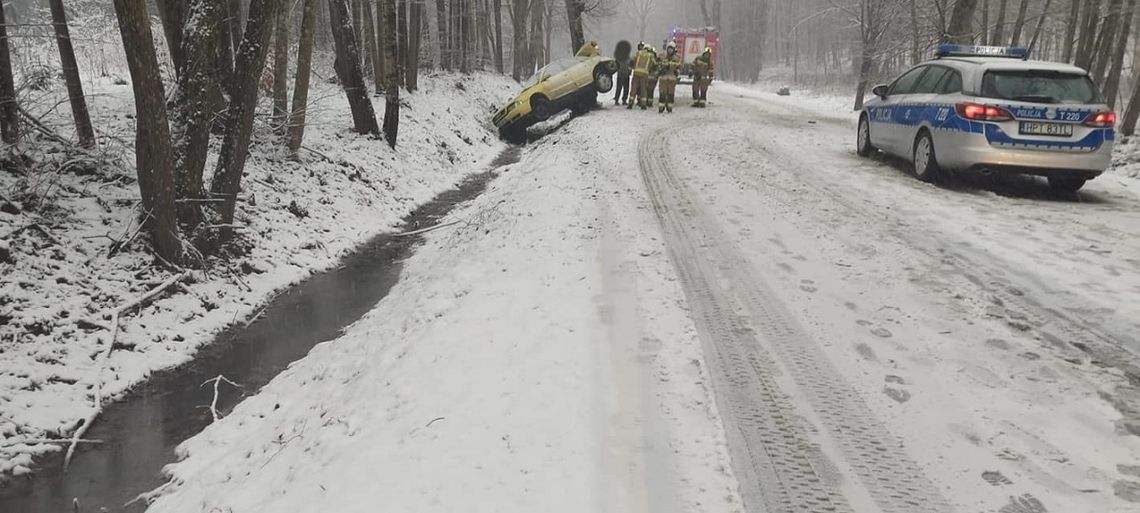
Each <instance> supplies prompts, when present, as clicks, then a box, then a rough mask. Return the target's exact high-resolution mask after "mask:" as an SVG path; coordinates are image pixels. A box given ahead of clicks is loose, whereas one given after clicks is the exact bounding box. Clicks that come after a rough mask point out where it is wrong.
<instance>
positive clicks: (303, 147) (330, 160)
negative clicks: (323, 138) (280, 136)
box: [301, 146, 336, 162]
mask: <svg viewBox="0 0 1140 513" xmlns="http://www.w3.org/2000/svg"><path fill="white" fill-rule="evenodd" d="M301 149H302V150H305V151H307V152H310V153H313V154H315V155H317V156H319V157H322V158H324V159H325V160H327V161H329V162H336V161H335V160H333V159H331V158H329V156H328V155H325V154H324V153H321V152H319V151H317V150H314V149H312V148H310V147H308V146H301Z"/></svg>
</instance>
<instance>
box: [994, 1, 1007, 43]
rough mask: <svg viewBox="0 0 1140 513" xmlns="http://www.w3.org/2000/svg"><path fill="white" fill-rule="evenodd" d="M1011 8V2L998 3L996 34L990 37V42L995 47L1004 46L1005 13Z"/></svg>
mask: <svg viewBox="0 0 1140 513" xmlns="http://www.w3.org/2000/svg"><path fill="white" fill-rule="evenodd" d="M1008 7H1009V0H1000V1H999V2H998V12H997V21H996V22H995V23H994V32H993V35H992V36H990V42H992V43H993V44H995V45H1000V44H1002V41H1004V40H1005V12H1006V10H1007V8H1008Z"/></svg>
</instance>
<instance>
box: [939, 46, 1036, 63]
mask: <svg viewBox="0 0 1140 513" xmlns="http://www.w3.org/2000/svg"><path fill="white" fill-rule="evenodd" d="M934 56H935V57H937V58H939V59H941V58H943V57H1008V58H1011V59H1021V60H1026V59H1028V58H1029V49H1028V48H1017V47H1011V46H978V45H938V49H937V50H936V51H935V52H934Z"/></svg>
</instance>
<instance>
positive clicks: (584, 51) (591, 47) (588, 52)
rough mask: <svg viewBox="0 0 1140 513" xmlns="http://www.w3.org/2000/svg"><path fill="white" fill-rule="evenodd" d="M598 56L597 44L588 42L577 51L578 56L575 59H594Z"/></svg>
mask: <svg viewBox="0 0 1140 513" xmlns="http://www.w3.org/2000/svg"><path fill="white" fill-rule="evenodd" d="M597 55H598V42H597V41H590V42H588V43H586V44H584V45H582V47H581V48H579V49H578V54H577V55H575V57H595V56H597Z"/></svg>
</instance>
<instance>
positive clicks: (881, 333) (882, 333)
mask: <svg viewBox="0 0 1140 513" xmlns="http://www.w3.org/2000/svg"><path fill="white" fill-rule="evenodd" d="M871 334H872V335H874V336H876V337H879V338H891V337H893V336H894V334H893V333H891V330H889V329H886V328H884V327H882V326H879V327H878V328H875V329H873V330H871Z"/></svg>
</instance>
